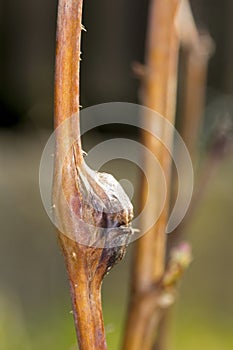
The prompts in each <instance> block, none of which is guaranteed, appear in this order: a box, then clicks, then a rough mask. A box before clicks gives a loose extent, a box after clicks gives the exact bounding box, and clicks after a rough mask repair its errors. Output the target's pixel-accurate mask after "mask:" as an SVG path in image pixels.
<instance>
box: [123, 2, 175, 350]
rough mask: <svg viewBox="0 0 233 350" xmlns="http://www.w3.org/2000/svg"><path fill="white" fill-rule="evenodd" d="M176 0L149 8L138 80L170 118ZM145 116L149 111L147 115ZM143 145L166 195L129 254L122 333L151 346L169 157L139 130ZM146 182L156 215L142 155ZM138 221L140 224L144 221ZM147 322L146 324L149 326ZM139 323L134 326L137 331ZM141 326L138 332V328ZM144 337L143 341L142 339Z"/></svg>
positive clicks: (129, 342) (148, 100)
mask: <svg viewBox="0 0 233 350" xmlns="http://www.w3.org/2000/svg"><path fill="white" fill-rule="evenodd" d="M178 7H179V0H171V1H164V0H152V1H151V5H150V9H149V24H148V41H147V53H146V66H145V76H144V80H143V85H142V94H141V97H142V103H143V105H145V106H147V107H149V108H151V109H154V110H155V111H157V112H159V113H160V114H162V116H163V117H164V118H166V119H167V120H168V121H170V122H171V123H174V116H175V106H176V85H177V61H178V48H179V40H178V37H177V34H176V30H175V18H176V14H177V10H178ZM148 118H149V117H148ZM149 120H150V122H149V124H150V125H149V127H150V128H151V129H153V127H154V120H153V118H151V119H149ZM162 129H163V130H162V135H161V136H162V140H163V141H164V142H165V144H166V145H171V143H172V137H173V135H171V134H169V133H168V131H167V130H166V127H165V125H163V126H162ZM143 141H144V144H145V146H146V148H148V149H150V150H151V151H152V152H153V153H154V155H155V156H156V158H157V159H158V160H159V162H160V164H161V167H162V169H163V171H164V174H165V177H166V186H167V193H168V196H167V199H166V204H165V207H164V209H163V211H162V214H161V215H160V217H159V220H158V221H157V223H156V225H154V227H152V229H150V230H149V232H148V233H147V234H146V235H145V236H144V237H143V238H141V239H140V240H139V241H137V243H136V246H135V254H134V260H133V280H132V289H131V298H132V299H131V302H130V306H129V313H128V319H127V325H126V333H125V338H124V345H123V349H124V350H131V349H132V350H137V349H144V350H149V349H151V347H152V344H153V339H154V333H156V325H157V324H158V321H157V320H158V316H157V315H156V310H155V311H154V312H153V313H151V304H150V302H151V300H150V298H149V297H148V293H149V290H150V289H151V286H152V285H154V284H156V283H157V282H158V280H160V279H161V277H162V275H163V273H164V267H165V251H166V235H165V229H166V224H167V209H168V203H169V200H168V199H169V192H170V191H169V189H170V167H171V157H170V154H169V153H168V151H167V150H166V149H165V147H164V146H163V145H162V143H161V142H160V141H159V140H157V139H155V138H154V137H152V136H151V135H149V134H145V133H144V134H143ZM144 167H147V168H148V169H147V174H149V178H148V179H147V180H148V183H150V184H154V188H150V190H151V191H153V193H154V197H153V201H152V202H151V203H150V204H149V205H148V208H149V209H148V212H147V213H146V215H145V216H144V220H147V217H150V218H151V217H154V216H155V215H156V213H157V212H158V206H159V205H160V203H161V193H160V188H159V186H158V181H157V179H158V174H155V173H154V172H152V171H150V164H149V162H148V161H147V159H145V165H144ZM145 200H146V184H145V183H143V186H142V205H144V203H145ZM141 224H142V230H143V227H144V225H145V223H144V222H142V223H141ZM148 324H149V325H150V327H148ZM135 328H136V329H138V332H137V331H135ZM139 330H140V332H139ZM145 339H146V343H145V342H144V340H145Z"/></svg>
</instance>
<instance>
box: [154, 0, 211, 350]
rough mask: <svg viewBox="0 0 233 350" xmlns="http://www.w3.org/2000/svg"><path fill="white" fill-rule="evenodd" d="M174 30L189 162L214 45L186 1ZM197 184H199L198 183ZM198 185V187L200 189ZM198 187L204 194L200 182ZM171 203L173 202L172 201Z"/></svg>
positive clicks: (164, 342)
mask: <svg viewBox="0 0 233 350" xmlns="http://www.w3.org/2000/svg"><path fill="white" fill-rule="evenodd" d="M176 25H177V31H178V33H179V37H180V41H181V46H182V48H183V56H184V57H183V59H184V61H183V63H184V64H183V67H182V68H183V69H182V76H183V79H182V80H183V81H182V82H183V83H182V85H181V103H182V104H181V115H180V116H179V119H180V126H179V132H180V135H181V137H182V138H183V140H184V142H185V144H186V146H187V148H188V150H189V152H190V155H191V158H192V160H193V161H194V162H195V161H197V149H198V136H199V133H200V129H201V126H202V119H203V114H204V103H205V90H206V88H205V86H206V80H207V71H208V62H209V58H210V56H211V54H212V52H213V42H212V39H211V38H210V36H209V35H208V34H207V33H204V34H199V31H198V29H197V27H196V25H195V21H194V18H193V16H192V11H191V8H190V5H189V2H188V1H187V0H183V1H182V3H181V6H180V10H179V14H178V16H177V21H176ZM197 185H198V184H197ZM199 185H200V186H199ZM199 185H198V186H196V187H197V189H198V193H200V191H199V189H200V190H201V192H202V193H203V190H204V187H203V186H202V185H203V182H202V181H201V183H199ZM176 193H177V182H176V181H174V182H173V196H175V195H176ZM197 198H200V197H199V196H196V191H195V193H194V196H193V199H192V202H191V205H190V208H189V210H188V214H186V217H185V218H184V220H183V222H182V223H181V224H180V225H179V226H178V227H177V228H176V230H175V231H174V232H173V233H172V234H171V235H169V239H168V247H167V255H168V256H169V252H170V251H171V250H172V249H174V247H175V246H176V245H177V244H178V242H180V241H181V240H183V239H184V237H183V236H184V234H185V228H186V226H187V224H188V223H189V221H190V217H191V215H192V213H193V209H194V208H195V207H196V203H197ZM172 202H174V201H172ZM169 326H170V310H166V312H165V313H164V315H163V317H162V319H161V323H160V328H159V335H158V337H157V341H156V343H155V346H154V349H155V350H166V349H168V348H169V341H168V340H169V336H168V333H169V330H170V327H169Z"/></svg>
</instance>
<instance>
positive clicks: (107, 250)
mask: <svg viewBox="0 0 233 350" xmlns="http://www.w3.org/2000/svg"><path fill="white" fill-rule="evenodd" d="M81 18H82V0H59V6H58V21H57V50H56V73H55V127H56V128H57V129H56V152H55V167H54V186H53V208H54V218H55V220H56V223H58V224H59V225H58V226H59V230H60V231H58V237H59V242H60V245H61V248H62V251H63V255H64V258H65V262H66V268H67V272H68V278H69V282H70V291H71V296H72V304H73V313H74V320H75V327H76V332H77V338H78V343H79V348H80V350H105V349H107V345H106V340H105V332H104V324H103V316H102V306H101V283H102V280H103V278H104V276H105V274H106V272H107V271H109V269H111V268H112V267H113V265H114V264H115V263H117V262H118V261H120V260H121V259H122V257H123V255H124V252H125V247H126V245H127V242H128V237H129V235H130V234H131V229H130V225H129V224H130V221H131V220H132V215H133V214H132V205H131V203H130V201H129V200H128V198H127V196H126V195H125V193H124V191H123V189H122V188H120V186H119V184H118V183H117V181H116V180H115V179H114V178H113V177H112V176H111V175H109V174H101V173H97V172H94V171H92V170H91V169H90V168H89V167H88V166H87V165H86V164H85V162H84V160H83V155H82V147H81V140H80V129H79V128H80V126H79V61H80V41H81V30H82V24H81ZM73 115H75V117H72V116H73ZM63 122H65V123H63ZM84 179H85V181H84Z"/></svg>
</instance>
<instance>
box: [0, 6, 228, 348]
mask: <svg viewBox="0 0 233 350" xmlns="http://www.w3.org/2000/svg"><path fill="white" fill-rule="evenodd" d="M192 6H193V11H194V15H195V18H196V21H197V23H198V24H199V25H200V27H201V28H204V29H207V30H208V31H209V33H210V34H211V36H212V37H213V38H214V41H215V44H216V52H215V55H214V56H213V58H212V59H211V61H210V67H209V77H208V88H207V107H206V111H205V114H206V122H205V130H204V133H203V135H202V140H201V144H205V140H206V137H207V135H208V131H209V130H210V129H211V127H212V125H213V124H214V121H215V120H216V119H219V118H220V119H221V118H222V117H225V116H226V115H228V116H229V117H230V118H232V115H233V100H232V93H233V71H232V59H233V40H232V32H233V2H232V0H222V1H221V2H219V1H216V0H203V1H201V0H195V1H192ZM56 8H57V1H52V0H50V1H48V0H42V1H40V2H36V1H25V0H21V1H18V2H13V3H12V2H7V1H3V0H1V1H0V50H1V51H0V166H1V168H0V193H1V195H0V209H1V210H0V223H1V230H0V232H1V233H0V349H1V350H13V349H14V350H15V349H17V350H20V349H24V350H25V349H29V350H30V349H33V350H34V349H40V350H41V349H45V350H47V349H50V350H51V349H56V350H60V349H61V350H71V349H72V346H73V345H74V344H75V336H74V331H73V325H72V315H71V314H70V313H69V311H70V309H71V306H70V302H69V294H68V289H67V282H66V275H65V269H64V266H63V260H62V257H61V254H60V252H59V249H58V245H57V242H56V236H55V234H54V228H53V226H52V224H51V223H50V221H49V219H48V217H47V215H46V213H45V211H44V209H43V206H42V203H41V200H40V193H39V183H38V167H39V162H40V157H41V152H42V150H43V147H44V145H45V142H46V141H47V138H48V137H49V135H50V133H51V131H52V124H53V72H54V51H55V28H56ZM147 8H148V1H139V0H134V1H133V0H131V1H127V2H125V1H123V0H118V1H109V0H103V1H99V2H98V1H89V2H84V19H83V23H84V25H85V27H86V28H87V30H88V31H87V33H84V34H83V41H82V52H83V54H82V63H81V88H82V93H81V104H82V105H83V107H87V106H90V105H93V104H97V103H102V102H109V101H125V102H135V103H136V102H137V101H138V97H137V96H138V87H139V83H138V81H137V80H136V79H135V78H134V76H133V74H132V71H131V64H132V62H133V61H140V62H143V56H144V41H145V32H146V18H147ZM130 132H131V131H130V130H129V133H130ZM92 137H95V138H96V139H95V140H96V141H95V142H96V143H98V142H99V140H102V139H103V138H106V137H108V134H107V131H102V132H99V131H96V133H94V134H93V135H92ZM92 143H93V140H90V136H89V138H88V136H87V137H86V138H85V144H86V145H87V146H86V147H87V149H88V147H89V146H88V145H90V144H92ZM232 161H233V156H232V155H231V156H229V157H227V158H226V159H225V160H224V161H223V162H222V164H221V166H220V167H219V168H218V171H217V173H216V174H215V176H214V177H213V178H212V179H211V180H210V182H209V184H208V188H207V190H206V193H205V195H204V197H203V200H202V202H201V203H200V205H199V207H198V209H197V211H196V213H195V216H194V217H193V220H192V222H191V223H190V225H189V226H188V232H187V234H188V237H189V238H190V240H191V241H192V242H193V247H194V256H195V260H194V262H193V264H192V266H191V268H190V269H189V271H188V273H187V274H186V277H185V280H184V282H183V284H182V288H181V297H180V299H179V303H178V306H177V313H176V316H175V322H174V324H175V326H174V332H173V333H174V335H173V338H174V346H173V349H177V350H182V349H189V350H192V349H196V347H202V348H206V349H212V350H215V349H216V350H219V349H221V350H228V349H229V350H230V349H232V348H233V332H232V329H233V302H232V295H233V281H232V262H233V259H232V226H233V217H232V208H233V181H232V178H233V162H232ZM123 168H124V165H123V163H122V165H119V163H114V162H113V163H111V164H109V165H108V166H107V165H106V169H105V170H107V171H108V172H111V173H113V174H114V175H115V176H116V177H117V178H118V179H120V178H122V174H123ZM136 174H137V173H136ZM128 176H129V179H130V180H131V181H132V182H133V183H134V185H135V189H137V188H138V186H139V179H138V177H137V176H135V171H134V170H133V169H132V168H129V174H128ZM137 197H138V196H137V193H136V194H135V196H134V202H135V205H137V202H138V201H137V199H138V198H137ZM130 250H131V248H130V249H129V253H128V255H127V258H126V259H125V260H124V262H122V263H121V264H120V265H119V266H117V267H116V268H115V269H114V270H113V271H112V273H111V274H110V276H109V277H107V279H106V280H105V284H104V306H105V318H106V324H107V332H108V340H109V349H112V350H115V349H116V348H117V345H118V342H119V339H120V333H121V332H120V330H121V327H122V326H123V311H124V309H125V305H126V296H127V287H128V283H129V278H130Z"/></svg>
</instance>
